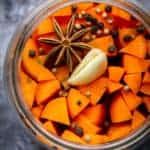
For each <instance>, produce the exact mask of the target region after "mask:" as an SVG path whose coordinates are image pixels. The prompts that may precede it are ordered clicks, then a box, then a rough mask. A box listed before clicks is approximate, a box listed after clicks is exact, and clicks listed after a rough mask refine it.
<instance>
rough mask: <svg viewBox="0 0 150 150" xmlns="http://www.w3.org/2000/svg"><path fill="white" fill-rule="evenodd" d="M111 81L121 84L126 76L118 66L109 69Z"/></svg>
mask: <svg viewBox="0 0 150 150" xmlns="http://www.w3.org/2000/svg"><path fill="white" fill-rule="evenodd" d="M108 74H109V79H110V80H112V81H116V82H119V81H120V80H121V78H122V76H123V74H124V69H123V68H122V67H118V66H110V67H108Z"/></svg>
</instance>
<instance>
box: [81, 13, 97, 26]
mask: <svg viewBox="0 0 150 150" xmlns="http://www.w3.org/2000/svg"><path fill="white" fill-rule="evenodd" d="M83 17H84V18H85V19H86V21H89V22H91V23H93V24H97V22H98V21H97V19H96V18H93V17H92V16H91V15H90V14H84V15H83Z"/></svg>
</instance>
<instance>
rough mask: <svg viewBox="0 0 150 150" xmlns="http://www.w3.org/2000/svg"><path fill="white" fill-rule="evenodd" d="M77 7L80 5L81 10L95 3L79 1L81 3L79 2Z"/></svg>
mask: <svg viewBox="0 0 150 150" xmlns="http://www.w3.org/2000/svg"><path fill="white" fill-rule="evenodd" d="M77 7H78V9H79V12H80V11H83V10H87V9H89V8H92V7H93V4H92V3H88V2H86V3H79V4H77Z"/></svg>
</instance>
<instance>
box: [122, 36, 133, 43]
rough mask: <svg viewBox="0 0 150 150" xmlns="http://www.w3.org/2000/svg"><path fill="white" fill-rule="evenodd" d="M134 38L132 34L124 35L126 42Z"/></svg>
mask: <svg viewBox="0 0 150 150" xmlns="http://www.w3.org/2000/svg"><path fill="white" fill-rule="evenodd" d="M132 39H133V38H132V36H131V35H125V36H124V37H123V40H124V41H125V42H130V41H131V40H132Z"/></svg>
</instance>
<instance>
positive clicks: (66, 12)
mask: <svg viewBox="0 0 150 150" xmlns="http://www.w3.org/2000/svg"><path fill="white" fill-rule="evenodd" d="M71 14H72V11H71V7H70V6H67V7H65V8H62V9H59V10H58V11H56V12H55V13H53V16H70V15H71Z"/></svg>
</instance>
